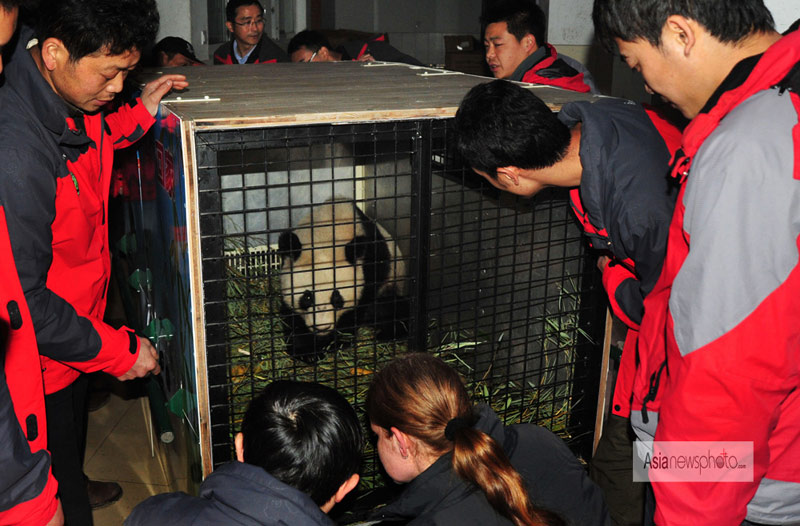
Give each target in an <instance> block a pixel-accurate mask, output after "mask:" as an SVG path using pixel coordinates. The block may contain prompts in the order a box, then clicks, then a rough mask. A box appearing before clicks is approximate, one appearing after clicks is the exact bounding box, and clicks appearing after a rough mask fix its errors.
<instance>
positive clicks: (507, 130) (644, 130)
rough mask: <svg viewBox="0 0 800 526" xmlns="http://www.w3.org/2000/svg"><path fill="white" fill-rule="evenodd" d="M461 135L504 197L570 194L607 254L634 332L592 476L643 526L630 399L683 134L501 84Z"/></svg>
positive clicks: (609, 108) (485, 94) (640, 111)
mask: <svg viewBox="0 0 800 526" xmlns="http://www.w3.org/2000/svg"><path fill="white" fill-rule="evenodd" d="M454 132H455V138H456V141H455V142H456V146H457V149H458V151H459V153H460V155H461V157H462V158H463V159H464V160H465V162H466V164H467V165H468V166H470V167H471V168H473V169H474V170H475V171H476V172H477V173H479V174H480V175H482V176H483V177H484V178H485V179H486V180H487V181H489V182H490V183H491V184H492V185H493V186H495V187H497V188H499V189H501V190H504V191H507V192H511V193H513V194H516V195H520V196H523V197H532V196H533V195H535V194H536V193H538V192H539V191H540V190H541V189H543V188H545V187H548V186H558V187H567V188H571V190H570V201H571V205H572V209H573V211H574V212H575V213H576V215H577V217H578V220H579V222H580V224H581V226H582V227H583V230H584V233H585V234H586V236H587V238H588V240H589V244H590V245H591V246H592V247H593V248H595V249H597V250H600V251H602V252H601V253H602V254H603V255H602V256H601V257H600V259H599V261H598V267H599V268H600V270H601V272H602V276H603V287H604V288H605V289H606V292H607V293H608V299H609V304H610V306H611V310H612V311H613V312H614V314H615V315H616V316H617V317H618V318H619V319H620V320H621V321H622V322H623V323H625V325H626V326H627V327H628V328H629V330H628V333H627V335H626V338H625V345H624V348H623V351H622V357H621V359H620V365H619V372H618V374H617V380H616V384H615V387H614V398H613V404H612V406H611V411H610V412H611V414H610V415H609V416H608V418H607V419H606V423H605V426H604V427H603V435H602V437H601V439H600V441H599V443H598V446H597V451H596V452H595V455H594V456H593V458H592V478H593V479H594V480H595V482H596V483H597V484H598V485H599V486H600V487H601V488H602V489H603V493H604V494H605V498H606V502H607V504H608V508H609V512H610V515H611V518H612V520H613V521H614V523H615V524H618V525H626V526H628V525H632V524H641V520H642V516H643V515H644V503H645V487H644V484H641V483H638V484H636V483H634V481H633V470H632V464H631V458H632V447H633V445H632V441H631V439H630V438H629V436H630V433H629V429H630V413H631V411H630V398H631V390H632V388H633V378H634V375H635V370H636V339H637V331H638V329H639V327H640V323H641V321H642V316H643V312H644V303H643V302H644V298H645V296H646V295H647V294H648V293H649V292H650V291H651V290H652V289H653V287H654V286H655V284H656V280H657V279H658V276H659V274H660V272H661V265H662V263H663V260H664V253H665V250H666V244H667V232H668V231H669V221H670V218H671V217H672V210H673V208H674V203H675V198H676V195H677V191H676V189H675V187H674V186H670V184H669V181H668V179H667V177H666V173H667V167H666V165H667V163H668V161H669V158H670V155H671V153H672V152H674V151H675V150H676V149H677V148H678V146H679V144H680V131H679V130H678V129H677V128H676V127H674V126H673V125H671V124H670V123H669V122H667V121H665V120H664V119H662V118H661V117H659V115H658V114H656V113H655V112H654V111H652V110H648V109H645V108H643V107H641V106H639V105H638V104H634V103H633V102H631V101H626V100H622V99H615V98H603V99H600V100H597V101H594V102H590V101H578V102H568V103H566V104H564V105H563V106H562V107H561V109H560V111H559V112H558V114H555V113H554V112H553V111H551V110H550V108H548V107H547V105H546V104H545V103H544V102H543V101H542V100H541V99H539V98H538V97H536V95H534V93H533V92H532V91H531V89H530V88H525V87H522V86H520V85H517V84H515V83H513V82H508V81H505V80H494V81H492V82H490V83H487V84H481V85H478V86H475V87H473V88H472V89H471V90H470V91H469V93H468V94H467V96H466V97H464V100H463V101H462V102H461V105H460V106H459V109H458V112H457V113H456V117H455V126H454Z"/></svg>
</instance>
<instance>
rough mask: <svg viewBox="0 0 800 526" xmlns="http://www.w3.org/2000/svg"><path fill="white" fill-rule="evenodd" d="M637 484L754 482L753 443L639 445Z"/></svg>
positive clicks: (635, 462)
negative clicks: (648, 482)
mask: <svg viewBox="0 0 800 526" xmlns="http://www.w3.org/2000/svg"><path fill="white" fill-rule="evenodd" d="M632 460H633V480H634V481H635V482H647V481H650V482H752V481H753V443H752V442H664V441H660V442H640V441H637V442H636V447H635V448H634V452H633V459H632Z"/></svg>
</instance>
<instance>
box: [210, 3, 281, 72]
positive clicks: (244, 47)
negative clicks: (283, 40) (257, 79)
mask: <svg viewBox="0 0 800 526" xmlns="http://www.w3.org/2000/svg"><path fill="white" fill-rule="evenodd" d="M225 16H226V18H227V20H228V21H227V22H225V25H226V26H227V27H228V31H230V32H231V35H232V36H233V38H231V40H230V41H228V42H226V43H224V44H222V45H221V46H220V47H218V48H217V50H216V51H215V52H214V64H265V63H269V62H289V57H288V55H286V52H284V51H283V49H281V48H280V47H279V46H278V45H277V44H276V43H275V42H273V41H272V40H271V39H270V38H269V37H268V36H266V35H265V34H264V8H263V7H262V6H261V3H259V2H258V0H230V1H229V2H228V5H227V6H226V7H225Z"/></svg>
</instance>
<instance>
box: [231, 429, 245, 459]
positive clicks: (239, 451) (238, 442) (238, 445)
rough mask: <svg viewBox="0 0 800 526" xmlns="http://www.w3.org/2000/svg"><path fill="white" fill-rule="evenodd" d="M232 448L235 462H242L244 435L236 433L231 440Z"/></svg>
mask: <svg viewBox="0 0 800 526" xmlns="http://www.w3.org/2000/svg"><path fill="white" fill-rule="evenodd" d="M233 447H234V449H235V450H236V460H238V461H239V462H244V435H243V434H241V433H236V436H235V437H234V438H233Z"/></svg>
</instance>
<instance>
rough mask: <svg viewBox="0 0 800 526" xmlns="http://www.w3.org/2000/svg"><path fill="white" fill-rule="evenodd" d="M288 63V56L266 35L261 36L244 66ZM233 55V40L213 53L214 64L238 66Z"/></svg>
mask: <svg viewBox="0 0 800 526" xmlns="http://www.w3.org/2000/svg"><path fill="white" fill-rule="evenodd" d="M274 62H289V55H287V54H286V52H285V51H284V50H283V49H281V47H280V46H279V45H278V44H276V43H275V42H273V41H272V39H270V38H269V37H268V36H267V35H261V40H259V41H258V44H256V47H255V48H254V49H253V52H252V53H250V55H249V56H248V57H247V61H246V62H245V64H270V63H274ZM238 63H239V61H237V60H236V57H235V56H234V54H233V39H231V40H229V41H227V42H225V43H224V44H222V45H221V46H220V47H218V48H217V50H216V51H215V52H214V64H238Z"/></svg>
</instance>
